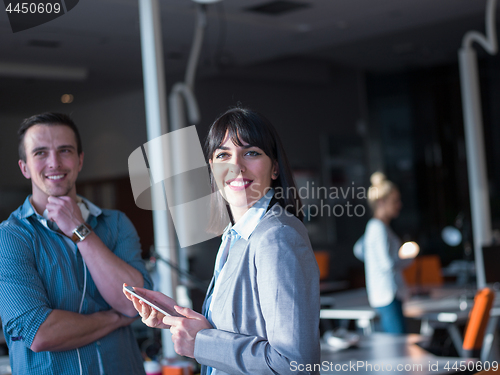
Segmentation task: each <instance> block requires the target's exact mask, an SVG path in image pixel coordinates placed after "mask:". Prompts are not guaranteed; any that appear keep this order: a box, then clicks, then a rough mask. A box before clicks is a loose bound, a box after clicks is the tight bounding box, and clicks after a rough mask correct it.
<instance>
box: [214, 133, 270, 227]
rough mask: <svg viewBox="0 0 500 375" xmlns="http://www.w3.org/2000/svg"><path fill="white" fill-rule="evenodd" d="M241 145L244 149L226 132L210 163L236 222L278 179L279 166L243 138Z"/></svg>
mask: <svg viewBox="0 0 500 375" xmlns="http://www.w3.org/2000/svg"><path fill="white" fill-rule="evenodd" d="M240 143H241V144H242V146H238V145H235V144H234V143H233V141H232V139H231V138H230V137H228V136H227V133H226V137H225V138H224V141H223V142H222V144H221V145H220V146H219V147H218V148H217V149H216V150H215V152H214V154H213V155H212V159H211V160H210V165H211V167H212V171H213V174H214V177H215V181H216V183H217V186H218V187H219V190H220V192H221V194H222V196H223V197H224V199H225V200H226V201H227V202H228V203H229V205H230V206H231V210H232V212H233V216H234V217H235V220H237V218H239V217H241V216H243V214H244V213H245V212H246V211H248V209H249V208H250V207H252V206H253V205H254V204H255V202H257V201H258V200H259V199H260V198H262V196H264V195H265V194H266V193H267V191H268V190H269V189H270V188H271V183H272V180H275V179H276V178H277V177H278V175H277V173H278V164H277V163H276V162H273V161H272V160H271V158H270V157H269V156H267V155H266V154H265V153H264V151H262V150H261V149H260V148H259V147H256V146H252V145H249V144H248V143H246V142H244V141H243V140H241V139H240Z"/></svg>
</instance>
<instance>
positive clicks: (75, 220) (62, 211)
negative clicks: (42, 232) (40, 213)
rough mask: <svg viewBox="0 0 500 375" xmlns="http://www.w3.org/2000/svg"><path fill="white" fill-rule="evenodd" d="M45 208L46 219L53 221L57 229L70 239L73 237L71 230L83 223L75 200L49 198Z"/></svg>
mask: <svg viewBox="0 0 500 375" xmlns="http://www.w3.org/2000/svg"><path fill="white" fill-rule="evenodd" d="M45 208H46V209H47V212H48V218H49V219H50V220H52V221H54V222H55V223H56V224H57V226H58V227H59V229H60V230H61V231H62V232H63V233H64V234H65V235H66V236H68V237H70V238H71V236H72V235H73V230H74V229H75V228H76V227H78V226H79V225H80V224H82V223H84V222H85V221H84V220H83V217H82V213H81V211H80V208H79V207H78V205H77V204H76V202H75V200H74V199H73V198H70V197H68V196H60V197H53V196H50V197H49V198H48V200H47V206H46V207H45Z"/></svg>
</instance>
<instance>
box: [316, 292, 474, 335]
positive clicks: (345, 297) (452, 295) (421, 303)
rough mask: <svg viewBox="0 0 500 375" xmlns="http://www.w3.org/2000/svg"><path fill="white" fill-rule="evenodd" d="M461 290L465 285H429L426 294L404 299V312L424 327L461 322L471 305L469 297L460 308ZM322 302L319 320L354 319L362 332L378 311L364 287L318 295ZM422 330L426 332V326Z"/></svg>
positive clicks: (370, 328) (369, 324)
mask: <svg viewBox="0 0 500 375" xmlns="http://www.w3.org/2000/svg"><path fill="white" fill-rule="evenodd" d="M463 292H464V288H457V287H440V288H432V289H430V290H429V295H426V296H419V297H413V298H412V299H411V300H410V301H408V302H405V303H404V304H403V312H404V315H405V316H406V317H409V318H415V319H419V320H422V321H423V322H424V325H423V327H424V328H426V327H427V324H428V323H429V322H431V321H437V322H442V323H445V324H449V323H461V322H462V321H466V320H467V317H468V312H469V311H470V307H471V305H472V303H471V302H472V300H470V301H469V303H468V306H467V308H466V309H465V310H461V309H460V304H461V303H462V304H463V302H464V301H463V300H462V299H461V298H460V297H461V295H462V294H463ZM321 304H322V305H323V306H325V307H323V308H322V309H321V312H320V318H321V319H348V320H355V321H356V323H357V325H358V327H361V328H363V332H364V333H365V334H370V333H371V331H372V328H373V321H374V320H375V318H376V317H377V312H376V310H375V309H373V308H372V307H370V305H369V303H368V295H367V294H366V289H365V288H360V289H354V290H349V291H346V292H341V293H334V294H330V295H324V296H321ZM421 333H426V331H425V329H424V330H423V331H421Z"/></svg>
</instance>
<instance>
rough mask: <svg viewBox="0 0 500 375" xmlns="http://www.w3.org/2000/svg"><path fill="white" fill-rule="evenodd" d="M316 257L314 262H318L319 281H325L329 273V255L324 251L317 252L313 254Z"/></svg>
mask: <svg viewBox="0 0 500 375" xmlns="http://www.w3.org/2000/svg"><path fill="white" fill-rule="evenodd" d="M314 256H315V257H316V262H318V267H319V279H320V280H325V279H326V278H327V277H328V274H329V273H330V253H329V252H328V251H325V250H319V251H315V252H314Z"/></svg>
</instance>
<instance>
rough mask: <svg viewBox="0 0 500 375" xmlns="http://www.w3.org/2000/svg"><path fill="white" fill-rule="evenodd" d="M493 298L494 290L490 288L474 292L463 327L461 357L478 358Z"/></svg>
mask: <svg viewBox="0 0 500 375" xmlns="http://www.w3.org/2000/svg"><path fill="white" fill-rule="evenodd" d="M494 299H495V292H493V290H491V289H490V288H484V289H481V290H479V291H478V292H477V293H476V296H475V297H474V306H473V307H472V310H471V312H470V314H469V321H468V323H467V328H466V329H465V337H464V343H463V347H462V357H475V358H479V356H480V354H481V348H482V346H483V340H484V334H485V331H486V327H487V325H488V320H489V318H490V310H491V307H492V306H493V300H494Z"/></svg>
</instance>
